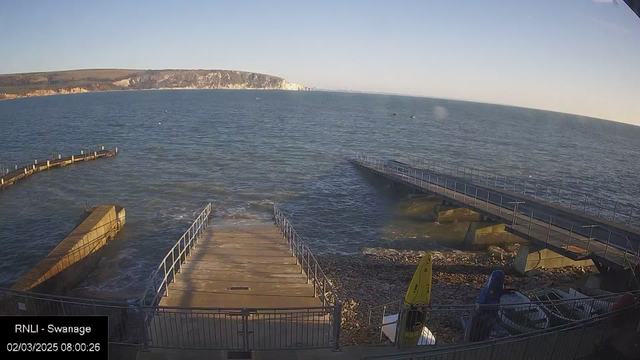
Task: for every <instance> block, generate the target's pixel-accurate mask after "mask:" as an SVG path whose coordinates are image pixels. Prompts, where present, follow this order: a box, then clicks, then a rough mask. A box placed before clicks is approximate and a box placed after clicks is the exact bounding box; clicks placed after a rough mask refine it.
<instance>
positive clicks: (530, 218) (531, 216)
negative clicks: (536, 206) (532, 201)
mask: <svg viewBox="0 0 640 360" xmlns="http://www.w3.org/2000/svg"><path fill="white" fill-rule="evenodd" d="M531 224H533V210H531V215H529V231H527V235H531Z"/></svg>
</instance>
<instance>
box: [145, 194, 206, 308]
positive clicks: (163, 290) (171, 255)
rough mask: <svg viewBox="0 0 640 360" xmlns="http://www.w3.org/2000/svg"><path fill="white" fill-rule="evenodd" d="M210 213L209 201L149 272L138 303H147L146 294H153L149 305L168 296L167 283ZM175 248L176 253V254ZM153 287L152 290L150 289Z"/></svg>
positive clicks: (195, 241) (198, 234) (187, 253)
mask: <svg viewBox="0 0 640 360" xmlns="http://www.w3.org/2000/svg"><path fill="white" fill-rule="evenodd" d="M210 215H211V203H209V204H207V206H206V207H205V208H204V210H202V212H201V213H200V215H198V217H197V218H196V219H195V220H194V221H193V223H192V224H191V226H190V227H189V228H188V229H187V231H185V233H184V234H183V235H182V237H180V239H179V240H178V241H177V242H176V243H175V244H174V245H173V247H172V248H171V250H169V252H167V255H165V257H164V258H163V259H162V261H161V262H160V264H159V265H158V267H157V268H156V269H155V270H154V271H152V272H151V276H150V277H149V284H148V285H147V288H146V290H145V292H144V294H143V296H142V297H141V298H140V305H148V304H146V303H145V301H146V298H147V296H149V294H150V293H151V294H153V300H152V301H151V303H150V305H152V306H155V305H158V302H159V296H160V297H162V296H168V295H169V287H168V284H169V283H171V282H173V281H174V280H175V277H176V274H177V273H179V272H180V269H181V267H182V264H184V263H185V262H186V261H187V257H188V256H189V255H191V251H192V249H193V247H195V245H196V244H197V242H198V239H199V237H200V235H201V234H202V232H204V230H205V229H206V228H207V226H208V224H209V217H210ZM176 250H178V251H177V255H176ZM169 259H171V263H170V265H169V266H167V260H169ZM161 270H162V274H163V276H162V281H161V282H160V284H158V276H159V275H160V271H161ZM151 289H153V291H151Z"/></svg>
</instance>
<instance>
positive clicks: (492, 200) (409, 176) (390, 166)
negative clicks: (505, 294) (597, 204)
mask: <svg viewBox="0 0 640 360" xmlns="http://www.w3.org/2000/svg"><path fill="white" fill-rule="evenodd" d="M355 161H356V163H358V164H360V165H363V166H365V167H368V168H371V169H373V170H375V171H378V172H380V173H384V174H389V175H392V176H397V177H398V178H399V179H400V180H402V181H404V182H407V183H409V184H412V185H415V186H417V187H419V188H422V189H425V190H427V191H430V192H433V193H436V194H439V195H441V196H443V197H446V198H448V199H449V200H452V201H453V202H454V203H459V204H461V205H463V206H465V207H468V208H470V209H472V210H475V211H478V212H480V213H485V214H488V215H490V216H491V217H493V218H496V219H499V220H500V221H501V222H504V223H505V224H507V226H508V227H510V228H511V231H512V232H513V233H514V234H516V235H518V236H521V237H524V238H533V239H535V240H538V241H541V242H544V243H546V245H547V246H548V245H549V244H551V245H553V246H555V248H554V251H557V252H560V253H563V254H565V255H568V254H571V255H572V256H573V257H574V258H581V257H587V256H591V257H593V255H595V256H596V257H597V259H598V260H599V261H604V262H607V263H608V265H610V264H615V265H619V266H623V267H629V268H634V267H637V266H638V265H639V264H640V244H637V243H636V244H632V243H631V241H630V240H629V238H628V237H627V236H626V235H624V234H620V233H617V232H614V231H613V230H611V229H610V228H604V227H598V226H597V225H592V224H589V225H584V224H577V223H575V222H573V221H570V220H567V219H564V218H561V217H559V216H557V215H554V214H550V213H546V212H544V211H541V210H540V209H539V208H533V207H531V206H529V204H526V203H524V202H522V201H519V199H518V198H517V197H512V196H509V195H505V194H504V193H500V192H497V191H493V190H490V189H488V188H485V187H480V186H477V185H475V184H473V183H470V182H468V181H461V180H459V178H457V177H451V176H450V175H441V174H440V173H436V172H433V173H432V172H430V170H426V169H415V168H412V167H408V166H404V165H402V164H400V163H396V162H391V161H382V160H378V159H375V158H370V157H368V156H361V155H359V156H357V157H356V159H355ZM576 247H578V248H576Z"/></svg>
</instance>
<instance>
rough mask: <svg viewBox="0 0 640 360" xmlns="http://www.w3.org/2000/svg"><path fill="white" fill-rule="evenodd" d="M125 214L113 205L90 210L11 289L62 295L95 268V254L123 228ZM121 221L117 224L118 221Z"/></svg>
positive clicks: (96, 260)
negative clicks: (78, 223) (80, 221)
mask: <svg viewBox="0 0 640 360" xmlns="http://www.w3.org/2000/svg"><path fill="white" fill-rule="evenodd" d="M124 218H125V212H124V209H123V208H120V207H116V206H115V205H99V206H96V207H94V208H93V209H91V210H90V214H89V216H87V217H86V218H85V219H84V221H82V223H80V225H78V226H77V227H76V228H75V229H74V230H73V231H72V232H71V233H70V234H69V235H68V236H67V237H66V238H65V239H64V240H62V241H61V242H60V244H58V246H56V247H55V248H54V249H53V250H52V251H51V252H50V253H49V254H48V255H47V256H46V257H45V258H44V259H43V260H42V261H40V262H39V263H38V264H36V265H35V266H34V267H33V268H31V270H29V271H28V272H27V273H26V274H25V275H24V276H22V277H21V278H20V279H18V281H16V283H15V284H14V285H13V286H12V287H11V288H12V289H14V290H20V291H34V292H44V293H55V294H62V293H64V292H65V291H67V290H68V289H70V288H71V287H73V286H75V285H76V284H77V283H79V282H80V281H82V279H83V278H84V277H85V276H86V275H87V274H88V272H90V270H92V269H93V267H95V266H96V265H97V263H98V261H99V258H98V257H97V256H95V253H96V251H98V250H99V249H100V248H101V247H103V246H104V245H105V244H106V243H107V241H108V240H109V239H111V238H113V237H114V236H115V234H116V233H117V232H118V231H119V230H120V229H121V228H122V226H123V225H124ZM119 219H120V220H119Z"/></svg>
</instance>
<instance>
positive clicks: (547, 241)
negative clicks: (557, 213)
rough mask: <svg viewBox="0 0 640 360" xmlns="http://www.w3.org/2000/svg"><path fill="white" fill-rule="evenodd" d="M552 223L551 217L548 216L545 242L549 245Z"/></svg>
mask: <svg viewBox="0 0 640 360" xmlns="http://www.w3.org/2000/svg"><path fill="white" fill-rule="evenodd" d="M552 221H553V216H549V230H548V231H547V240H546V243H547V244H548V243H549V238H550V237H551V222H552Z"/></svg>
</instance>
